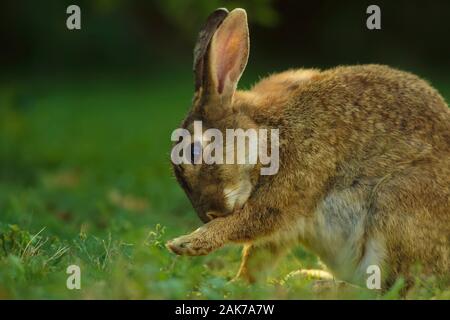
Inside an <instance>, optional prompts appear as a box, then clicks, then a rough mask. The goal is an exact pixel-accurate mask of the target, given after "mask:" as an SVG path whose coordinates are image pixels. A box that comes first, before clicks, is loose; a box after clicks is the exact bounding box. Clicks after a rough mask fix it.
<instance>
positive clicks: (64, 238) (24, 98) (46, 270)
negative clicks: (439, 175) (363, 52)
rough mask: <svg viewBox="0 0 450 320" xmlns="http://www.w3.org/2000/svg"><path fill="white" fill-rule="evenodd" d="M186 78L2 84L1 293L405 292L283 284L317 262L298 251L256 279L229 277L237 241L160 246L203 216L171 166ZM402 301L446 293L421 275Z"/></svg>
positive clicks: (297, 295) (185, 103) (251, 295)
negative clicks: (77, 282) (76, 269)
mask: <svg viewBox="0 0 450 320" xmlns="http://www.w3.org/2000/svg"><path fill="white" fill-rule="evenodd" d="M189 76H190V74H189V73H186V78H177V79H175V80H174V79H173V78H172V75H171V74H166V75H164V76H163V77H162V78H158V79H156V77H155V78H139V77H134V78H130V79H128V76H126V75H124V76H122V77H115V78H113V79H109V78H108V77H106V76H98V77H92V78H86V79H78V80H74V79H72V80H55V79H53V80H51V79H50V80H49V79H47V80H45V79H34V80H31V79H30V80H27V81H12V82H11V81H9V82H8V84H7V85H6V84H4V85H3V86H1V87H0V298H13V299H14V298H36V299H72V298H83V299H95V298H104V299H116V298H125V299H166V298H168V299H184V298H187V299H203V298H207V299H224V298H237V299H240V298H248V299H266V298H274V299H315V298H358V299H367V298H386V299H395V298H398V297H399V292H400V290H401V287H402V282H401V281H400V282H399V283H398V284H397V285H396V286H394V288H393V289H391V290H390V291H389V292H387V293H385V294H384V295H379V294H377V293H375V292H373V291H370V290H365V289H354V290H350V291H345V292H339V293H330V294H326V295H318V294H315V293H313V291H312V286H313V283H314V282H313V280H311V279H292V280H289V281H285V278H286V275H287V274H289V272H291V271H294V270H297V269H300V268H320V264H319V261H318V260H317V258H316V257H315V256H314V255H312V254H310V253H307V252H306V251H304V250H303V249H302V248H301V247H299V248H296V249H294V250H293V251H292V252H291V253H290V254H289V255H288V256H287V257H286V258H285V259H284V260H282V261H281V263H280V265H279V267H278V268H277V269H276V270H275V271H274V272H273V273H272V274H271V276H270V277H269V278H268V280H267V281H265V282H263V283H261V284H258V285H255V286H253V287H248V286H246V285H243V284H240V283H231V284H230V283H228V281H229V280H230V279H231V278H232V277H233V275H234V274H235V272H236V271H237V269H238V266H239V260H240V259H239V258H240V248H239V247H233V246H229V247H226V248H224V249H221V250H219V251H218V252H215V253H213V254H211V255H209V256H206V257H193V258H189V257H178V256H175V255H173V254H171V253H169V252H168V251H167V250H166V249H165V247H164V243H165V241H166V240H168V239H171V238H172V237H175V236H178V235H181V234H185V233H187V232H190V231H192V230H193V229H194V228H196V227H198V226H199V225H200V224H201V223H200V221H199V219H198V218H197V216H196V214H195V212H194V211H193V209H192V208H191V206H190V204H189V202H188V200H187V198H186V197H185V195H184V194H183V192H182V190H181V189H180V187H179V186H178V185H177V183H176V181H175V179H174V178H173V177H172V174H171V171H170V165H169V151H170V145H171V142H170V133H171V132H172V130H173V129H174V128H176V127H177V126H178V125H179V123H180V121H181V120H182V118H183V116H184V114H185V112H186V111H187V109H188V108H189V104H190V99H191V87H192V85H191V79H190V77H189ZM168 88H170V89H168ZM445 93H446V94H447V97H448V96H449V93H450V91H447V92H445ZM72 264H75V265H78V266H80V268H81V290H68V289H67V288H66V279H67V277H68V275H67V274H66V268H67V267H68V266H69V265H72ZM445 289H446V290H445ZM407 298H424V299H429V298H441V299H449V298H450V291H449V290H448V288H444V289H442V288H439V286H438V285H437V284H436V283H433V282H429V283H423V282H421V283H419V284H418V285H417V286H416V287H414V289H413V290H411V291H410V292H409V293H408V294H407Z"/></svg>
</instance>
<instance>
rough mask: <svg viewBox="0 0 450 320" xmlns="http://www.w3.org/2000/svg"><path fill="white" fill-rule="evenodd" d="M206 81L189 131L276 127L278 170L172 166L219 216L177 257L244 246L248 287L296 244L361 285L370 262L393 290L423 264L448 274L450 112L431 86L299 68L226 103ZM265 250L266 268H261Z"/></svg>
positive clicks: (398, 76)
mask: <svg viewBox="0 0 450 320" xmlns="http://www.w3.org/2000/svg"><path fill="white" fill-rule="evenodd" d="M232 14H233V12H232V13H230V15H232ZM227 19H228V18H227ZM225 21H227V20H225ZM245 23H246V22H245ZM245 26H246V24H245ZM242 41H245V39H242ZM210 50H211V49H210ZM205 59H206V62H207V63H208V57H206V58H205ZM242 59H245V57H243V58H242ZM244 66H245V64H244ZM207 77H210V78H208V79H205V80H203V82H204V83H205V84H204V86H203V88H202V89H201V90H203V91H201V92H197V94H196V97H197V98H196V99H195V100H194V107H193V111H192V112H191V113H190V114H189V115H188V117H187V118H186V120H185V121H184V123H183V127H184V128H188V129H189V130H192V128H191V126H192V121H193V120H195V119H201V120H203V124H204V126H206V127H213V128H219V129H221V130H225V128H243V129H246V128H278V129H279V132H280V169H279V172H278V174H276V175H274V176H260V175H259V167H260V166H259V165H256V166H253V167H251V168H249V167H248V166H244V165H205V164H200V165H189V164H188V165H180V166H174V167H175V168H174V170H175V174H176V176H177V178H178V180H179V181H180V183H181V185H182V186H183V188H184V189H185V190H186V193H187V194H188V196H189V198H190V199H191V201H192V203H193V205H194V207H195V209H196V210H197V212H198V213H199V215H200V217H201V218H202V220H204V221H205V222H206V221H209V220H210V218H215V219H213V220H210V221H209V222H207V223H206V224H205V225H204V226H202V227H201V228H199V229H198V230H196V231H195V232H193V233H192V234H190V235H187V236H183V237H180V238H177V239H174V240H172V241H171V242H169V243H168V247H169V248H170V249H171V250H172V251H174V252H176V253H177V254H186V255H202V254H208V253H210V252H211V251H213V250H216V249H218V248H220V247H222V246H223V245H225V244H227V243H233V242H234V243H243V244H245V248H244V254H243V262H242V265H241V269H240V271H239V273H238V275H239V276H240V277H244V278H246V279H248V280H254V279H255V278H256V277H257V272H258V271H259V269H261V263H262V264H265V265H269V261H272V260H275V259H273V256H281V254H282V253H283V252H285V251H286V249H287V248H289V247H290V246H291V245H295V244H297V243H301V244H303V245H305V246H306V247H308V248H310V249H311V250H312V251H313V252H315V253H317V254H318V255H319V257H321V258H322V260H323V261H324V262H325V264H327V266H328V267H329V269H330V270H331V271H332V272H333V273H334V274H335V275H336V276H337V277H339V278H341V279H343V280H348V281H351V282H355V283H364V277H365V275H366V274H365V268H366V267H367V265H370V264H377V265H379V266H380V267H381V269H382V272H383V274H382V279H383V282H384V283H385V284H390V283H392V282H393V281H394V280H395V279H396V278H397V277H398V276H399V275H404V276H409V274H410V272H411V268H412V267H413V266H414V265H415V264H417V263H419V264H420V265H421V266H422V272H423V273H425V274H438V275H448V274H449V271H450V267H449V263H450V253H449V251H450V110H449V108H448V107H447V105H446V103H445V102H444V100H443V98H442V97H441V96H440V95H439V93H438V92H437V91H436V90H435V89H433V88H432V87H431V86H430V85H429V84H428V83H426V82H425V81H423V80H421V79H420V78H418V77H417V76H415V75H412V74H410V73H407V72H402V71H398V70H395V69H392V68H390V67H387V66H381V65H361V66H348V67H346V66H344V67H337V68H334V69H330V70H325V71H319V70H291V71H287V72H283V73H280V74H275V75H272V76H270V77H267V78H265V79H263V80H261V81H260V82H259V83H257V84H256V85H255V86H254V87H253V88H252V89H251V90H249V91H236V92H234V91H233V90H232V97H231V99H229V100H227V99H225V100H224V99H220V97H217V95H218V94H217V91H214V86H215V80H214V79H213V78H211V75H210V74H209V75H207ZM237 81H238V79H237V80H236V83H237ZM205 96H206V97H207V98H205ZM199 97H202V98H199ZM217 113H220V115H221V116H220V117H216V116H211V115H212V114H217ZM204 129H206V128H204ZM242 181H246V182H247V183H249V185H251V192H250V193H249V196H248V197H247V198H246V199H245V202H244V203H239V204H238V205H237V206H235V207H234V208H227V206H226V201H227V200H226V199H225V196H224V189H225V188H229V187H230V186H236V185H239V183H242ZM208 213H210V215H209V216H208ZM261 252H264V253H270V254H269V255H268V256H269V257H268V258H267V261H265V262H261V263H258V264H255V263H253V262H252V257H253V256H254V257H256V256H258V255H260V253H261ZM254 260H255V261H256V259H254Z"/></svg>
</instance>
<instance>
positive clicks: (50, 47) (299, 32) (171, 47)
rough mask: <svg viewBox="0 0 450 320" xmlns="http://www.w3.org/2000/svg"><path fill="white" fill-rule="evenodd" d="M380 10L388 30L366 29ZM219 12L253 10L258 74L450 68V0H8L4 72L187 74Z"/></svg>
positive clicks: (0, 24)
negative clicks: (376, 66) (76, 9)
mask: <svg viewBox="0 0 450 320" xmlns="http://www.w3.org/2000/svg"><path fill="white" fill-rule="evenodd" d="M70 4H77V5H79V6H80V7H81V11H82V30H80V31H69V30H67V28H66V24H65V22H66V18H67V16H68V15H67V14H66V13H65V12H66V7H67V6H68V5H70ZM370 4H377V5H379V6H380V7H381V12H382V30H374V31H371V30H368V29H367V28H366V18H367V16H368V15H367V14H366V8H367V6H368V5H370ZM217 7H227V8H229V9H232V8H234V7H244V8H245V9H246V10H247V12H248V16H249V19H250V24H251V25H250V29H251V40H252V47H251V49H252V56H251V63H250V66H258V68H263V69H267V72H269V71H271V69H273V68H279V67H285V66H302V65H305V66H319V67H323V66H331V65H336V64H354V63H367V62H377V63H385V64H392V65H396V66H399V67H404V68H409V69H414V68H420V69H426V70H431V69H437V70H439V71H440V72H442V71H443V70H447V71H448V70H449V67H450V59H449V57H450V41H448V40H449V31H450V27H449V23H450V22H449V19H448V15H449V12H450V1H375V2H374V1H365V0H362V1H332V0H321V1H282V0H247V1H223V0H222V1H220V0H159V1H158V0H153V1H140V0H127V1H126V0H85V1H74V0H72V1H66V0H59V1H56V0H55V1H52V0H47V1H32V0H15V1H12V0H3V1H2V3H1V4H0V44H1V50H0V68H1V70H3V72H4V71H6V70H14V71H17V70H19V71H22V72H25V73H28V72H32V71H37V72H57V71H61V70H63V71H65V72H67V71H68V70H77V71H78V72H79V71H82V70H92V69H97V70H105V69H115V70H124V69H127V70H142V69H143V68H144V67H148V68H150V69H151V68H152V67H154V66H161V65H164V64H171V65H173V64H177V62H180V65H183V66H186V64H184V63H185V62H186V61H188V62H189V61H190V58H191V55H190V53H191V51H192V48H193V45H194V41H195V39H196V34H197V32H198V30H199V28H200V27H201V25H202V23H203V21H204V20H205V18H206V17H207V15H208V14H209V13H210V12H211V11H212V10H214V9H215V8H217Z"/></svg>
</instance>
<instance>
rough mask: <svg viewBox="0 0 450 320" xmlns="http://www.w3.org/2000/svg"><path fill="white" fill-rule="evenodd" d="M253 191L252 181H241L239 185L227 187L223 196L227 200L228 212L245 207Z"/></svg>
mask: <svg viewBox="0 0 450 320" xmlns="http://www.w3.org/2000/svg"><path fill="white" fill-rule="evenodd" d="M251 191H252V185H251V183H250V181H246V180H244V181H240V182H239V183H238V184H237V185H235V186H232V187H227V188H225V189H224V190H223V196H224V198H225V204H226V206H227V208H228V210H230V211H232V210H234V208H236V207H240V206H242V205H244V203H245V202H246V201H247V199H248V197H250V193H251Z"/></svg>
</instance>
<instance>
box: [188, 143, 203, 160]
mask: <svg viewBox="0 0 450 320" xmlns="http://www.w3.org/2000/svg"><path fill="white" fill-rule="evenodd" d="M190 149H191V154H190V159H189V160H190V163H192V164H194V163H200V162H198V161H199V160H200V158H201V156H202V145H201V143H200V142H198V141H196V142H193V143H191V148H190Z"/></svg>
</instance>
